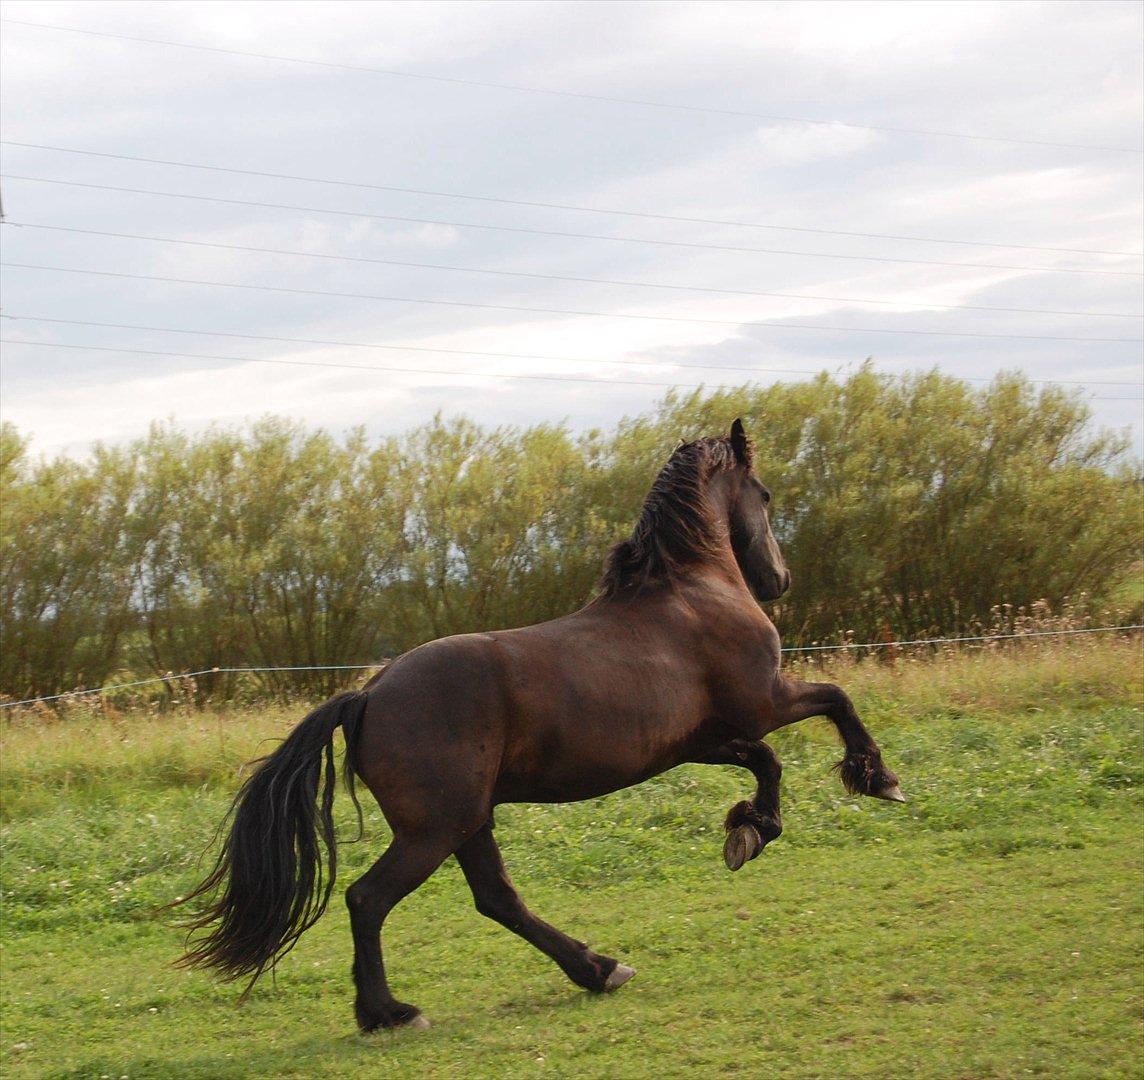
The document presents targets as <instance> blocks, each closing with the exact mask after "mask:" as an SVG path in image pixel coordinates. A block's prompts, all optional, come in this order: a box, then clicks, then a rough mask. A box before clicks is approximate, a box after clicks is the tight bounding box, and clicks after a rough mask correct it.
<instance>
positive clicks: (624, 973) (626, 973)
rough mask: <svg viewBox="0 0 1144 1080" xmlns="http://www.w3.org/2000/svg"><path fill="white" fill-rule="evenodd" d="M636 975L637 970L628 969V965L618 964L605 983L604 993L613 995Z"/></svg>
mask: <svg viewBox="0 0 1144 1080" xmlns="http://www.w3.org/2000/svg"><path fill="white" fill-rule="evenodd" d="M635 973H636V969H635V968H631V967H628V965H627V964H617V965H616V966H615V967H614V968H613V969H612V973H611V975H609V976H608V978H607V980H606V981H605V982H604V991H605V992H606V993H611V992H612V991H613V990H619V988H620V987H621V986H623V985H624V983H626V982H627V981H628V979H630V978H631V977H632V976H633V975H634V974H635Z"/></svg>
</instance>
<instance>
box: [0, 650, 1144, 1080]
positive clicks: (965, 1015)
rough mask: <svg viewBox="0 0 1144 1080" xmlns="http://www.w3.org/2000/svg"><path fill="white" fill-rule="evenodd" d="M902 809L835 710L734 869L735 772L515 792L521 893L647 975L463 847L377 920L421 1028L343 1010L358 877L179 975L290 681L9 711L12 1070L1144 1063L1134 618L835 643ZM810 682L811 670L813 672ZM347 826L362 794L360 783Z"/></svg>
mask: <svg viewBox="0 0 1144 1080" xmlns="http://www.w3.org/2000/svg"><path fill="white" fill-rule="evenodd" d="M825 674H828V675H829V676H830V677H832V678H834V679H836V680H837V681H839V682H841V683H843V684H844V685H846V686H847V687H849V688H850V689H851V690H852V692H853V695H854V697H855V699H856V700H857V702H858V704H859V708H860V710H861V711H862V712H863V714H864V716H865V718H866V720H867V723H868V726H869V727H870V728H871V730H872V731H873V733H874V735H875V737H876V738H877V739H878V741H879V742H880V743H881V745H882V747H883V750H884V752H885V755H886V758H887V761H888V762H889V763H890V764H891V765H892V766H893V767H894V768H896V769H897V770H898V772H899V773H900V775H901V777H902V785H903V788H904V789H905V791H906V793H907V795H908V796H909V797H910V803H909V805H908V806H905V807H898V806H894V805H891V804H886V803H880V802H876V801H873V800H864V799H858V798H853V797H850V796H847V795H846V794H845V792H844V791H843V789H842V787H841V785H840V784H839V783H838V780H837V777H836V776H835V775H832V774H831V773H830V772H829V766H830V764H831V763H832V762H833V761H834V760H835V759H836V758H837V757H838V750H837V747H836V745H835V741H834V736H833V732H832V730H831V729H830V728H829V727H828V725H827V724H826V722H825V721H823V720H812V721H808V722H806V723H804V724H802V725H799V726H798V727H796V728H792V729H789V730H787V731H785V732H781V733H778V734H776V735H775V736H774V737H773V738H772V740H771V741H772V742H773V744H774V745H775V747H776V749H777V750H778V751H779V753H780V755H781V756H782V757H783V759H784V764H785V770H786V771H785V774H784V778H783V803H784V824H785V828H786V831H785V832H784V834H783V836H782V837H781V838H780V839H779V840H778V841H776V842H775V843H774V844H772V845H771V846H770V847H769V848H768V849H767V850H766V851H765V852H764V854H763V855H762V857H761V858H759V859H758V860H756V861H755V862H753V863H750V864H748V865H747V866H746V867H744V869H743V870H742V871H740V872H739V873H738V874H730V873H728V872H727V871H726V870H725V869H724V867H723V865H722V859H721V854H720V853H721V845H722V835H721V831H720V822H721V820H722V816H723V814H724V813H725V811H726V810H727V809H728V807H729V806H730V805H731V803H732V802H733V801H736V800H737V799H739V798H742V797H743V796H744V795H746V794H747V793H748V792H749V790H750V786H751V785H750V777H749V776H748V774H746V773H743V772H738V771H736V770H734V769H727V768H703V767H699V766H691V767H685V768H682V769H678V770H676V771H674V772H672V773H670V774H668V775H666V776H663V777H659V778H657V779H656V780H653V781H651V782H649V783H647V784H645V785H643V786H642V787H639V788H636V789H632V790H630V791H626V792H621V793H618V794H616V795H613V796H610V797H609V798H606V799H603V800H597V801H594V802H589V803H583V804H578V805H572V806H555V807H531V806H521V807H504V808H502V809H501V810H500V811H498V815H497V820H498V829H497V833H498V837H499V838H500V841H501V844H502V847H503V849H504V851H505V857H506V860H507V861H508V863H509V866H510V868H511V870H512V871H513V874H514V877H515V879H516V882H517V885H518V886H519V888H520V890H521V892H522V894H523V895H524V897H525V899H526V900H527V901H528V903H529V905H530V906H531V907H532V908H533V909H534V910H536V911H537V912H538V913H539V914H541V915H542V916H544V917H545V918H547V919H549V920H550V921H552V922H554V923H556V924H557V925H558V926H560V927H561V928H563V929H565V930H567V931H568V932H570V933H572V934H574V935H576V936H579V937H582V938H585V939H587V940H588V941H590V942H591V943H592V944H593V946H595V947H597V948H598V949H600V950H601V951H604V952H607V953H610V954H611V955H614V956H618V957H620V958H621V959H623V960H624V961H625V962H627V963H630V964H632V965H633V966H635V967H636V969H637V970H638V972H639V974H638V975H637V977H636V979H635V980H633V981H632V982H631V983H630V984H628V985H627V986H625V987H624V988H623V989H622V990H621V991H619V992H618V993H616V994H614V995H610V996H607V997H602V998H599V997H593V996H590V995H587V994H585V993H583V992H581V991H579V990H576V989H575V988H574V987H572V986H571V985H570V984H568V983H567V982H566V981H565V980H564V978H563V976H562V975H561V974H560V972H559V971H558V970H557V969H556V968H555V967H554V966H553V965H552V964H551V963H550V962H549V961H548V960H547V959H546V958H545V957H543V956H542V955H540V954H539V953H537V952H535V951H534V950H532V949H531V948H530V947H528V946H527V945H525V944H524V943H523V942H521V941H519V940H518V939H516V938H514V937H513V936H512V935H510V934H509V933H508V932H507V931H504V930H502V929H501V928H499V927H497V926H495V925H493V924H492V923H489V922H487V921H485V920H482V919H481V918H480V916H478V915H477V914H476V912H475V911H474V910H473V908H472V903H471V900H470V898H469V896H468V893H467V891H466V889H465V886H464V882H463V879H462V878H461V875H460V872H459V870H458V869H457V867H456V866H455V864H454V863H453V862H452V861H451V860H450V862H449V863H447V864H446V865H445V866H444V867H443V868H442V869H441V870H440V871H439V872H438V873H437V875H435V876H434V877H433V878H432V879H431V880H430V881H429V882H428V884H427V885H425V886H424V887H423V888H422V889H421V890H419V891H418V892H417V893H415V894H414V895H413V896H412V897H410V898H409V899H408V900H407V901H406V902H405V903H404V904H402V905H401V907H399V908H398V909H397V911H396V912H395V913H394V915H393V916H392V917H391V919H390V921H389V922H388V923H387V924H386V931H385V938H386V946H387V962H388V966H389V971H390V975H391V980H392V983H393V986H394V989H395V992H396V993H397V994H398V996H399V997H402V998H403V999H404V1000H407V1001H412V1002H415V1003H416V1004H418V1005H420V1006H421V1007H422V1008H423V1009H424V1011H425V1013H426V1015H427V1016H428V1017H429V1018H430V1019H431V1020H432V1021H433V1025H434V1026H433V1028H432V1029H431V1030H430V1031H428V1032H424V1033H417V1032H398V1033H381V1034H379V1035H376V1036H371V1037H363V1036H360V1035H358V1034H356V1033H355V1032H354V1030H353V1024H352V1016H351V999H352V992H351V987H350V983H349V975H348V968H349V962H350V946H349V934H348V927H347V919H346V916H345V910H344V907H343V905H342V904H341V902H340V892H341V887H340V886H341V885H342V884H345V883H346V882H348V881H349V880H350V879H351V878H352V876H354V874H355V872H356V871H357V870H358V868H361V867H363V866H364V865H366V864H367V863H368V862H369V861H371V860H372V858H373V857H374V856H375V855H376V854H377V853H378V852H379V851H380V850H381V848H382V847H383V845H384V843H385V830H384V826H383V824H382V823H381V821H380V818H379V816H378V815H377V813H376V811H375V812H374V813H373V814H372V815H370V817H369V819H368V821H367V839H366V841H365V842H363V843H359V844H352V845H344V846H343V847H342V849H341V854H342V856H343V858H344V863H345V864H346V866H345V869H343V874H344V878H343V880H342V881H341V882H340V884H339V888H338V890H337V891H338V894H339V899H338V900H337V901H336V902H335V903H334V904H333V905H331V909H330V911H329V912H328V913H327V915H326V916H325V918H324V919H323V921H322V922H321V923H320V924H319V925H318V926H317V927H316V928H315V929H314V930H312V931H311V932H310V934H309V935H308V936H307V937H306V938H304V939H303V941H302V943H301V945H300V946H299V947H298V948H297V949H296V950H295V952H294V953H292V954H291V955H290V956H288V957H287V958H286V960H285V961H284V962H283V963H282V964H281V965H280V967H279V970H278V978H277V985H274V984H272V983H271V981H270V980H269V979H267V980H265V981H264V983H262V984H260V986H259V988H258V989H257V990H256V991H255V993H254V994H253V996H252V997H251V999H250V1001H249V1002H248V1003H247V1004H246V1005H245V1006H243V1007H241V1008H239V1007H236V1004H235V1002H236V999H237V990H236V989H235V988H234V987H228V986H219V985H218V984H216V983H214V982H213V981H212V980H211V979H210V978H209V977H208V976H206V975H204V974H201V973H198V972H183V971H177V970H174V969H172V968H171V966H170V961H171V960H172V959H173V958H174V957H175V956H176V955H177V953H178V951H179V947H180V936H179V935H178V933H177V932H175V931H173V930H171V929H169V928H167V927H166V926H164V925H163V923H162V922H161V921H159V920H158V919H156V918H155V917H154V916H153V914H152V913H151V912H152V908H153V906H154V905H155V904H157V903H159V902H163V901H166V900H169V899H171V898H172V897H174V896H177V895H179V894H180V893H182V892H184V891H186V889H187V888H188V887H189V886H190V884H191V883H192V882H193V881H194V880H195V879H196V877H197V876H198V874H199V870H198V868H197V867H196V865H195V861H196V858H197V856H198V854H199V852H200V851H201V850H202V848H203V847H204V845H205V844H206V843H207V842H208V840H209V838H210V836H211V833H212V830H213V829H214V827H215V825H216V823H217V821H218V819H219V818H220V816H221V814H222V812H223V810H224V807H225V805H226V803H227V801H228V798H229V796H230V794H231V793H232V792H233V789H234V785H235V769H236V766H237V765H238V764H239V762H241V761H243V760H244V759H246V758H249V757H251V756H253V755H254V753H255V752H256V749H257V748H258V746H259V743H260V742H261V741H262V740H264V739H266V738H267V737H273V736H280V735H281V734H283V733H284V732H285V731H286V730H287V728H288V727H289V726H290V725H292V724H293V723H294V722H296V721H297V719H299V718H300V716H301V715H302V711H301V707H299V709H294V710H284V709H282V708H281V707H274V708H271V709H268V710H265V711H263V712H259V713H255V712H243V713H230V714H227V713H222V714H218V715H214V714H200V713H188V714H181V715H168V716H148V715H145V714H125V715H113V716H106V715H102V714H98V713H96V712H94V711H93V712H92V713H90V714H84V713H83V712H81V711H73V713H72V714H71V715H69V716H68V717H66V718H64V719H62V720H53V719H51V718H50V717H37V716H35V715H33V714H29V713H24V714H23V715H21V716H18V717H11V716H10V717H8V718H7V721H6V723H5V726H4V728H3V740H4V745H3V777H2V779H3V814H4V824H3V843H4V857H3V901H4V913H3V944H4V952H3V970H2V976H3V978H2V980H0V989H2V993H3V1014H2V1032H0V1049H2V1057H0V1068H2V1070H3V1074H4V1075H5V1076H6V1077H93V1078H100V1077H109V1078H118V1077H131V1078H136V1077H183V1076H188V1077H189V1076H195V1077H240V1076H241V1077H276V1076H292V1077H293V1076H296V1077H316V1076H322V1077H341V1076H361V1077H377V1076H388V1075H398V1076H411V1077H413V1076H416V1077H432V1076H450V1077H451V1076H464V1077H504V1076H541V1075H550V1076H585V1077H628V1076H630V1077H644V1076H656V1077H666V1076H682V1075H689V1074H690V1075H697V1076H713V1075H716V1074H717V1073H719V1072H724V1073H729V1074H733V1075H741V1076H744V1077H748V1076H750V1077H757V1076H781V1077H843V1076H845V1077H878V1078H882V1080H884V1078H887V1077H909V1076H918V1077H934V1078H946V1077H951V1078H954V1077H965V1078H969V1077H1010V1076H1012V1077H1022V1076H1030V1075H1032V1076H1047V1077H1096V1076H1115V1077H1139V1076H1140V1075H1141V1074H1142V1071H1144V1041H1142V1040H1144V910H1142V907H1144V804H1142V799H1141V784H1142V782H1144V747H1142V730H1144V729H1142V720H1144V716H1142V708H1141V706H1142V696H1141V695H1142V685H1141V681H1142V664H1141V653H1140V646H1139V642H1130V643H1124V642H1121V643H1113V642H1110V641H1108V640H1104V641H1097V640H1095V639H1086V640H1081V641H1075V642H1073V643H1070V644H1068V645H1060V644H1044V645H1040V646H1022V647H1020V648H1019V649H1010V650H1008V651H1005V652H1001V653H972V654H951V655H947V656H944V657H939V658H937V659H933V660H924V661H920V660H919V661H910V660H900V661H899V662H898V663H897V664H896V666H894V667H893V668H892V669H891V668H889V667H887V666H885V665H881V664H864V665H850V664H847V663H844V662H842V661H838V663H837V665H836V667H835V668H834V669H833V670H832V671H830V672H828V673H825ZM814 677H823V674H820V673H817V672H816V673H815V675H814ZM339 808H340V811H341V812H342V814H343V817H344V829H343V831H344V832H345V833H346V834H347V835H350V834H352V828H351V816H350V813H349V805H348V800H347V799H345V798H344V797H343V798H341V799H340V800H339Z"/></svg>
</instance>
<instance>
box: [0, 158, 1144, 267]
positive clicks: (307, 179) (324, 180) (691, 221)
mask: <svg viewBox="0 0 1144 1080" xmlns="http://www.w3.org/2000/svg"><path fill="white" fill-rule="evenodd" d="M0 145H4V146H18V147H21V148H23V149H31V150H48V151H52V152H54V153H59V154H79V155H83V156H85V157H98V158H109V159H112V160H115V161H131V162H136V163H141V164H147V165H166V166H172V167H176V168H181V169H199V170H202V171H207V172H217V173H227V174H229V175H235V176H257V177H260V178H262V179H269V180H291V181H298V182H301V183H306V184H327V185H331V186H337V187H349V188H360V189H363V190H367V191H387V192H395V193H399V194H405V195H428V196H431V197H433V198H438V199H465V200H468V201H470V202H483V203H496V204H498V205H504V206H526V207H530V208H533V209H541V210H570V211H575V212H577V213H583V214H606V215H609V216H612V217H632V218H642V219H647V220H652V221H677V222H682V223H684V224H688V225H720V226H732V227H736V228H743V229H769V230H773V231H777V232H796V233H811V234H814V235H816V236H846V237H857V238H860V239H866V240H904V241H908V242H911V243H918V244H955V245H959V246H962V247H987V248H1012V249H1015V250H1021V251H1047V252H1055V253H1061V254H1067V255H1116V256H1123V257H1127V258H1144V251H1109V250H1106V249H1102V248H1076V247H1049V246H1046V245H1044V244H1015V243H1009V242H1006V241H1001V240H998V241H994V240H965V239H953V238H942V237H934V236H909V235H903V234H900V233H876V232H855V231H851V230H846V229H819V228H810V227H808V226H802V225H775V224H771V223H764V222H758V221H735V220H727V219H722V218H702V217H686V216H683V215H680V214H660V213H652V212H649V211H642V210H613V209H605V208H603V207H599V206H577V205H572V204H569V203H552V202H537V201H534V200H530V199H509V198H504V197H501V196H493V195H473V194H467V193H463V192H456V191H433V190H429V189H426V188H411V187H397V186H394V185H392V184H371V183H364V182H362V181H357V180H341V179H333V178H330V177H321V176H299V175H296V174H292V173H276V172H266V171H263V170H259V169H240V168H235V167H231V166H225V165H206V164H202V163H200V162H192V161H171V160H169V159H166V158H152V157H139V156H136V155H134V154H112V153H108V152H106V151H101V150H83V149H79V148H77V147H72V146H54V145H51V144H48V143H31V142H18V141H16V140H15V139H0Z"/></svg>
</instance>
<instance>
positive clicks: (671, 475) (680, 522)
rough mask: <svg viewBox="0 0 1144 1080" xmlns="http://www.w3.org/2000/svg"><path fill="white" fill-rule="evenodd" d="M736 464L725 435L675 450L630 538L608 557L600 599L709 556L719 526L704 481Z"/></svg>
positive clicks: (715, 544) (715, 545)
mask: <svg viewBox="0 0 1144 1080" xmlns="http://www.w3.org/2000/svg"><path fill="white" fill-rule="evenodd" d="M735 464H736V460H735V452H734V450H733V449H732V446H731V441H730V439H729V438H728V437H726V436H722V437H719V438H709V439H696V440H695V442H689V443H683V444H682V445H681V446H679V447H678V448H677V449H676V450H675V452H674V453H673V454H672V455H671V457H670V458H669V459H668V461H667V464H666V465H665V466H664V467H663V469H662V470H661V471H660V474H659V476H657V477H656V480H655V483H654V484H652V486H651V491H649V492H648V495H647V498H646V499H645V500H644V505H643V510H642V511H641V512H640V517H639V520H638V521H637V522H636V527H635V529H633V530H632V535H631V537H630V538H629V539H627V540H622V541H621V542H620V543H618V544H616V545H615V547H613V548H612V550H611V551H610V552H608V557H607V560H606V561H605V563H604V574H603V576H602V577H601V578H600V582H599V589H600V593H601V595H603V596H614V595H615V594H616V593H619V592H624V591H626V590H629V589H638V588H640V587H641V586H643V585H647V584H650V583H652V582H655V581H662V580H665V579H667V578H670V577H671V576H673V575H674V574H675V573H677V572H678V571H679V570H681V569H682V568H683V567H685V566H689V565H691V564H692V563H695V562H698V561H699V560H701V559H703V558H704V557H709V556H711V555H714V554H715V552H716V551H717V550H718V545H719V543H720V540H721V539H722V535H723V528H724V525H723V523H722V522H719V521H717V520H716V519H715V517H714V515H713V514H712V511H711V504H710V502H709V501H708V499H707V482H708V480H709V478H710V477H711V475H712V474H713V473H716V472H720V471H722V470H724V469H730V468H734V466H735Z"/></svg>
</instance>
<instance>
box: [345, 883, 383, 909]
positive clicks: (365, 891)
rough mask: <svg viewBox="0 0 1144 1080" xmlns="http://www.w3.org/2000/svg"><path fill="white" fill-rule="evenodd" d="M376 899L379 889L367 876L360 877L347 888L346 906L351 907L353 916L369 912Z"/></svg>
mask: <svg viewBox="0 0 1144 1080" xmlns="http://www.w3.org/2000/svg"><path fill="white" fill-rule="evenodd" d="M376 900H377V890H376V889H374V888H372V887H371V886H370V883H369V882H368V881H367V880H366V879H365V878H358V880H357V881H355V882H353V884H351V885H350V887H349V888H348V889H346V907H347V908H349V911H350V916H351V917H352V916H354V915H363V914H365V913H366V912H368V911H369V909H370V908H371V907H372V906H374V904H375V903H376Z"/></svg>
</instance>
